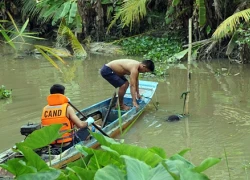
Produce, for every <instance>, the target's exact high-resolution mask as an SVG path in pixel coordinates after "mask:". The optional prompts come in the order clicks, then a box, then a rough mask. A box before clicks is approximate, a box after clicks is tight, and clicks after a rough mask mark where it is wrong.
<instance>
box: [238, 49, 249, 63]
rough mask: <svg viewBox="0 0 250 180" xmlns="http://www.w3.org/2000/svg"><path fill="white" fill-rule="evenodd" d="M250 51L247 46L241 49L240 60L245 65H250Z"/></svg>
mask: <svg viewBox="0 0 250 180" xmlns="http://www.w3.org/2000/svg"><path fill="white" fill-rule="evenodd" d="M249 59H250V49H249V47H248V45H247V44H244V45H242V47H241V48H240V60H241V62H242V63H243V64H249V63H250V60H249Z"/></svg>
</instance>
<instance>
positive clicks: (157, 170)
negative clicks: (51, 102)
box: [0, 124, 220, 180]
mask: <svg viewBox="0 0 250 180" xmlns="http://www.w3.org/2000/svg"><path fill="white" fill-rule="evenodd" d="M60 127H61V125H58V124H56V125H52V126H48V127H45V128H42V129H40V130H36V131H34V132H33V133H32V134H30V135H29V136H28V138H27V139H26V140H25V141H24V142H21V143H17V144H16V147H17V151H19V152H21V153H22V154H23V156H24V157H23V158H20V157H19V158H14V159H11V160H8V161H7V162H6V163H3V164H0V167H2V168H4V169H6V170H7V171H8V172H10V173H11V174H13V175H14V176H15V177H16V178H17V179H45V178H47V179H51V180H52V179H88V180H91V179H95V180H117V179H120V180H126V179H155V180H156V179H169V180H171V179H173V180H174V179H180V180H182V179H200V180H203V179H209V178H208V177H207V176H206V175H205V174H204V173H203V172H204V171H205V170H206V169H208V168H210V167H212V166H214V165H215V164H217V163H219V162H220V159H219V158H207V159H205V160H204V161H203V162H202V163H201V164H200V165H198V166H195V165H194V164H192V163H191V162H189V161H188V160H187V159H185V158H184V154H185V153H186V152H188V151H189V149H185V150H183V151H181V152H179V153H177V154H174V155H173V156H170V157H167V156H166V153H165V151H164V150H163V149H162V148H160V147H150V148H141V147H139V146H135V145H129V144H125V143H121V142H118V141H116V140H114V139H112V138H108V137H105V136H103V135H102V134H99V133H93V132H91V134H92V136H93V137H94V138H96V140H97V141H98V142H99V143H100V144H101V149H92V148H88V147H85V146H82V145H80V144H78V145H76V146H75V147H76V149H77V150H78V151H79V152H80V153H82V156H84V157H83V158H80V159H79V160H77V161H74V162H72V163H69V164H68V165H67V167H66V168H65V169H56V168H53V167H50V166H49V165H48V164H46V162H44V161H43V160H42V159H41V158H40V156H38V154H36V153H35V152H34V151H33V149H35V148H39V147H41V145H45V144H46V143H49V142H52V141H53V140H54V139H56V138H57V137H58V136H59V134H58V131H59V129H60ZM40 140H41V141H42V143H41V142H40Z"/></svg>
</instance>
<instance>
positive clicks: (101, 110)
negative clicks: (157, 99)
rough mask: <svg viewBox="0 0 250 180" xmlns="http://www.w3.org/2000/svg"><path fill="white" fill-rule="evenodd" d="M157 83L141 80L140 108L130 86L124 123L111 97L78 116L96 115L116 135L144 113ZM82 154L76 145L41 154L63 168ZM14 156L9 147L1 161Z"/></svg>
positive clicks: (91, 144)
mask: <svg viewBox="0 0 250 180" xmlns="http://www.w3.org/2000/svg"><path fill="white" fill-rule="evenodd" d="M157 85H158V83H157V82H152V81H139V91H140V94H141V95H142V99H140V100H138V104H139V109H136V108H135V107H132V97H131V93H130V88H128V90H127V92H126V94H125V96H124V103H125V104H126V105H128V106H131V107H132V108H131V109H130V110H128V111H120V112H121V120H122V123H119V116H118V110H117V109H115V108H114V107H113V105H114V104H115V103H113V104H112V103H111V102H116V100H114V99H115V98H109V99H106V100H104V101H101V102H99V103H96V104H94V105H92V106H90V107H87V108H85V109H82V110H81V111H80V112H78V113H77V116H78V117H79V118H81V114H84V115H86V116H92V117H94V119H95V120H96V122H98V121H99V122H101V121H103V120H106V122H107V125H106V126H104V127H103V128H102V129H101V131H103V132H104V133H106V134H107V135H108V136H109V137H115V136H116V135H118V134H119V133H120V127H122V129H125V128H126V127H128V126H129V125H130V124H131V123H132V122H133V121H134V120H135V119H136V117H138V116H139V115H140V114H141V113H142V111H143V110H144V109H145V107H146V106H147V104H149V102H150V101H151V99H152V97H153V95H154V93H155V91H156V88H157ZM110 107H113V108H110ZM96 132H99V133H101V132H100V131H98V130H96ZM80 144H81V145H84V146H87V147H91V148H97V147H98V146H99V144H98V142H97V141H96V140H95V139H94V138H92V139H90V140H86V141H82V142H80ZM49 156H50V157H49ZM80 156H81V153H79V151H77V150H76V149H75V147H74V146H73V147H71V148H69V149H67V150H66V151H64V152H62V153H61V154H59V155H48V154H42V155H41V157H42V159H44V160H45V161H48V160H50V162H49V163H48V164H50V165H51V166H53V167H56V168H61V167H63V166H65V165H66V164H67V163H69V162H72V161H75V160H76V159H79V158H80ZM14 157H16V153H15V152H14V151H13V150H12V148H11V149H8V150H7V151H4V152H2V153H1V154H0V163H4V162H6V161H7V160H9V159H11V158H14Z"/></svg>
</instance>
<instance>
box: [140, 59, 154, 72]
mask: <svg viewBox="0 0 250 180" xmlns="http://www.w3.org/2000/svg"><path fill="white" fill-rule="evenodd" d="M142 64H144V65H145V66H146V68H148V69H149V70H150V71H151V72H154V70H155V65H154V62H153V61H152V60H143V61H142Z"/></svg>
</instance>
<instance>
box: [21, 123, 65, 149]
mask: <svg viewBox="0 0 250 180" xmlns="http://www.w3.org/2000/svg"><path fill="white" fill-rule="evenodd" d="M61 127H62V125H61V124H55V125H52V126H45V127H43V128H41V129H39V130H36V131H34V132H33V133H31V134H29V135H28V136H27V138H26V139H25V140H24V141H23V142H21V143H17V146H18V147H19V146H26V147H29V148H31V149H38V148H41V147H45V146H47V145H48V144H50V143H51V142H53V141H54V140H56V139H57V138H60V137H61V136H62V134H63V133H58V131H59V130H60V128H61ZM64 133H65V132H64Z"/></svg>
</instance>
